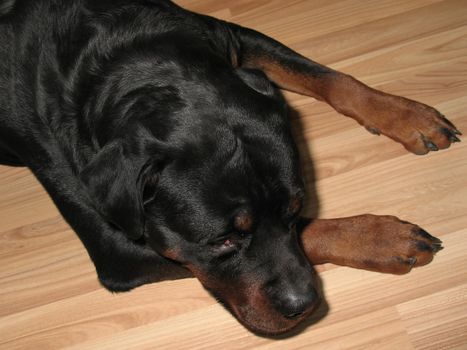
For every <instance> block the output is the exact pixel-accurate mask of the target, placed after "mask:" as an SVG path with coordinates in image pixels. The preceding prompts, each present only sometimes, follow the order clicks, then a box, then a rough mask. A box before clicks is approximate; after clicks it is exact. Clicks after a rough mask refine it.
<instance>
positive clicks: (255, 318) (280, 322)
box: [229, 305, 311, 336]
mask: <svg viewBox="0 0 467 350" xmlns="http://www.w3.org/2000/svg"><path fill="white" fill-rule="evenodd" d="M229 309H230V311H231V312H232V313H233V315H234V316H235V317H236V318H237V319H238V321H239V322H240V323H241V324H242V325H243V326H244V327H245V328H247V329H248V330H250V331H252V332H254V333H256V334H258V335H263V336H276V335H280V334H284V333H287V332H289V331H291V330H293V329H294V328H295V327H297V326H298V325H299V324H300V323H301V322H302V321H303V320H304V319H306V318H307V316H309V314H310V313H311V310H310V311H309V312H307V313H306V314H304V315H302V316H300V317H299V318H294V319H290V318H286V317H284V316H282V315H280V314H279V313H278V312H276V311H275V310H273V309H259V310H258V309H256V308H255V307H252V306H250V305H248V306H233V305H231V306H230V307H229Z"/></svg>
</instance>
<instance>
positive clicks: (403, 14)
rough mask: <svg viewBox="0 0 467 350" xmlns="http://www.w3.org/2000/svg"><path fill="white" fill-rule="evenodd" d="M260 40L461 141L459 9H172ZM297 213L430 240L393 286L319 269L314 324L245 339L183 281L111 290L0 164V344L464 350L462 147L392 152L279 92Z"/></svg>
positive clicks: (466, 12) (199, 3)
mask: <svg viewBox="0 0 467 350" xmlns="http://www.w3.org/2000/svg"><path fill="white" fill-rule="evenodd" d="M178 3H179V4H180V5H183V6H186V7H188V8H190V9H193V10H195V11H198V12H203V13H206V14H210V15H213V16H217V17H220V18H223V19H227V20H231V21H234V22H237V23H240V24H242V25H245V26H249V27H252V28H255V29H258V30H260V31H263V32H265V33H266V34H269V35H271V36H273V37H275V38H276V39H278V40H280V41H282V42H284V43H286V44H287V45H289V46H291V47H292V48H294V49H295V50H297V51H299V52H301V53H302V54H304V55H306V56H308V57H311V58H313V59H314V60H316V61H318V62H321V63H324V64H327V65H330V66H331V67H333V68H336V69H340V70H342V71H344V72H346V73H350V74H352V75H354V76H356V77H358V78H359V79H361V80H363V81H364V82H366V83H368V84H370V85H372V86H373V87H377V88H379V89H383V90H385V91H388V92H391V93H394V94H401V95H405V96H407V97H410V98H413V99H417V100H420V101H422V102H425V103H427V104H430V105H433V106H435V107H437V108H438V109H439V110H440V111H442V112H443V113H444V114H446V115H447V116H448V117H449V118H450V119H451V120H452V121H453V122H454V123H455V124H456V125H457V126H458V128H459V129H460V130H461V131H464V133H467V114H466V111H467V1H466V0H445V1H443V0H380V1H360V0H337V1H332V0H287V1H285V0H230V1H226V0H179V1H178ZM286 96H287V98H288V100H289V101H290V104H291V106H292V107H293V109H294V110H295V111H296V113H294V116H293V119H294V127H295V130H296V134H297V139H298V142H299V144H300V149H301V152H302V156H303V161H304V171H305V175H306V178H307V180H308V186H309V191H310V197H311V198H313V199H314V200H313V201H311V203H310V205H309V206H308V208H307V211H308V213H317V214H318V215H319V216H320V217H328V218H329V217H341V216H349V215H354V214H361V213H366V212H370V213H375V214H391V215H397V216H399V217H401V218H403V219H405V220H408V221H413V222H416V223H418V224H419V225H421V226H422V227H424V228H425V229H426V230H428V231H429V232H431V233H433V234H435V235H437V236H438V237H440V238H441V239H442V240H443V241H444V246H445V249H444V250H443V251H441V252H440V253H439V254H438V255H437V256H436V258H435V260H434V261H433V263H431V264H430V265H428V266H426V267H423V268H419V269H416V270H415V271H413V272H412V273H410V274H409V275H407V276H402V277H401V276H390V275H382V274H377V273H371V272H364V271H359V270H353V269H348V268H344V267H336V266H331V265H329V266H323V267H320V268H319V270H320V271H321V274H320V276H321V278H322V280H323V284H324V291H325V295H326V299H327V303H328V308H329V310H328V312H327V314H326V315H324V311H322V310H321V312H322V314H323V315H321V316H324V317H322V319H321V320H320V321H319V322H317V323H315V324H312V325H309V327H307V328H305V329H303V330H302V331H301V332H300V333H299V334H296V335H294V336H292V337H289V338H281V339H275V340H272V339H268V338H262V337H258V336H255V335H253V334H251V333H249V332H248V331H246V330H245V329H244V328H243V327H242V326H241V325H239V323H238V322H237V321H236V320H235V319H234V318H233V317H232V316H231V315H230V314H229V313H228V312H227V311H225V310H224V309H223V308H222V307H221V306H220V305H218V304H217V303H216V302H215V301H214V300H213V299H212V298H211V297H210V296H209V295H208V294H207V293H206V292H205V291H204V290H203V288H202V287H201V286H200V284H199V283H198V282H197V280H195V279H186V280H180V281H174V282H164V283H159V284H154V285H147V286H144V287H141V288H138V289H136V290H134V291H132V292H130V293H124V294H111V293H108V292H107V291H105V290H104V289H103V288H102V287H101V286H100V285H99V284H98V282H97V279H96V275H95V272H94V268H93V266H92V264H91V262H90V260H89V258H88V256H87V254H86V252H85V250H84V248H83V247H82V246H81V244H80V242H79V241H78V239H77V238H76V236H75V235H74V233H73V232H72V231H71V230H70V228H69V227H68V226H67V225H66V223H64V221H63V220H62V219H61V218H60V216H59V215H58V212H57V210H56V209H55V207H54V206H53V204H52V202H51V201H50V199H49V198H48V196H47V195H46V193H45V192H44V191H43V190H42V188H41V187H40V186H39V184H38V183H37V181H36V180H35V179H34V177H33V176H31V174H30V173H29V171H28V170H25V169H18V168H8V167H3V166H0V348H1V349H35V350H39V349H59V348H73V349H112V350H116V349H177V350H178V349H190V350H194V349H253V348H255V349H325V350H330V349H378V350H380V349H390V350H394V349H467V237H466V236H467V140H464V141H463V142H462V143H461V144H456V145H455V146H454V147H452V148H450V149H449V150H446V151H441V152H436V153H432V154H429V155H427V156H422V157H420V156H414V155H411V154H408V153H407V152H406V151H405V150H404V149H403V148H402V147H401V146H400V145H398V144H396V143H393V142H391V141H390V140H389V139H387V138H385V137H376V136H373V135H371V134H369V133H368V132H366V131H365V130H364V129H363V128H361V127H360V126H359V125H357V123H355V122H354V121H353V120H351V119H348V118H344V117H342V116H340V115H338V114H337V113H336V112H334V111H333V110H332V109H331V108H330V107H329V106H327V105H325V104H322V103H319V102H317V101H315V100H313V99H311V98H308V97H303V96H299V95H294V94H291V93H287V94H286Z"/></svg>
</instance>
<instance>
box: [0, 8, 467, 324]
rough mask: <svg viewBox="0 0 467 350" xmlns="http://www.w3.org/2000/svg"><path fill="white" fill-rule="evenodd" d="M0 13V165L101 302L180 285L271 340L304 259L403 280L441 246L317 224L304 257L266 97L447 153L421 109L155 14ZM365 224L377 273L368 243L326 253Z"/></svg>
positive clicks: (276, 109) (196, 24)
mask: <svg viewBox="0 0 467 350" xmlns="http://www.w3.org/2000/svg"><path fill="white" fill-rule="evenodd" d="M0 5H1V6H0V122H1V124H0V163H2V164H7V165H13V166H28V167H29V168H30V169H31V170H32V171H33V173H34V174H35V175H36V177H37V178H38V179H39V181H41V183H42V184H43V185H44V187H45V188H46V190H47V191H48V193H49V194H50V195H51V197H52V199H53V200H54V202H55V203H56V205H57V207H58V209H59V210H60V212H61V213H62V215H63V216H64V217H65V219H66V220H67V221H68V222H69V224H70V225H71V226H72V227H73V229H74V230H75V231H76V232H77V234H78V236H79V237H80V239H81V240H82V242H83V244H84V245H85V246H86V248H87V250H88V252H89V255H90V256H91V258H92V260H93V262H94V264H95V265H96V270H97V273H98V276H99V279H100V281H101V282H102V284H103V285H104V286H105V287H107V288H108V289H110V290H112V291H124V290H129V289H132V288H134V287H136V286H138V285H141V284H144V283H149V282H155V281H160V280H163V279H173V278H180V277H185V276H189V275H191V274H193V275H195V276H196V277H198V278H199V279H200V280H201V282H202V283H203V285H204V286H205V287H206V288H207V289H209V290H210V291H211V292H212V293H213V294H215V295H216V296H217V297H218V298H219V299H220V300H222V301H223V302H224V303H225V304H226V306H227V307H228V308H229V309H230V310H231V311H232V312H233V313H234V315H235V316H236V317H237V318H239V320H240V321H241V322H242V323H243V324H245V325H246V326H247V327H249V328H250V329H252V330H255V331H258V332H263V333H279V332H283V331H286V330H288V329H290V328H291V327H293V326H295V325H296V324H297V323H298V322H299V321H300V320H301V319H303V318H304V317H305V316H306V315H307V314H309V312H311V310H312V309H313V307H314V305H315V304H316V300H317V298H316V293H315V291H314V288H313V277H312V275H313V274H312V269H311V267H310V264H309V261H311V262H313V263H321V262H325V261H331V262H336V263H341V264H346V265H350V266H354V267H360V268H368V269H373V270H377V271H384V272H395V273H402V272H406V270H407V269H410V267H411V266H413V265H414V264H415V262H414V261H413V260H410V259H412V258H413V257H418V258H419V261H418V263H419V264H424V263H427V262H428V261H429V260H430V259H431V257H432V254H433V253H434V252H435V251H436V250H437V249H438V248H439V243H440V242H439V241H437V240H436V239H434V238H433V237H431V236H429V235H427V234H426V233H425V232H424V231H420V230H419V229H418V228H417V227H415V226H413V225H411V224H407V223H401V222H398V221H397V220H395V219H394V220H393V219H388V218H379V217H368V216H362V217H359V218H357V219H356V218H352V219H349V220H345V219H344V221H339V222H335V221H329V222H328V221H319V220H316V221H315V222H314V223H313V224H312V225H310V226H309V229H308V230H306V231H305V234H304V236H303V237H305V239H304V242H302V244H303V248H304V251H305V254H306V256H305V255H304V254H303V252H302V249H301V247H300V244H299V242H298V239H297V234H296V229H295V226H296V223H297V220H298V215H299V212H300V208H301V206H302V200H303V197H304V188H303V183H302V181H301V176H300V173H299V164H298V154H297V150H296V147H295V144H294V141H293V139H292V136H291V132H290V125H289V121H288V119H287V114H286V104H285V101H284V99H283V97H282V96H281V94H280V93H279V91H278V89H277V88H276V87H275V86H274V85H273V84H271V81H272V82H274V83H275V85H278V86H280V87H283V88H285V89H289V90H292V91H295V92H299V93H302V94H306V95H310V96H313V97H316V98H318V99H320V100H324V101H326V102H328V103H329V104H331V105H332V106H333V107H334V108H336V109H337V110H338V111H340V112H342V113H344V114H346V115H348V116H350V117H353V118H355V119H356V120H357V121H358V122H360V123H361V124H363V125H364V126H366V127H367V128H368V129H369V130H370V131H371V132H374V133H383V134H385V135H387V136H389V137H391V138H393V139H394V140H396V141H398V142H401V143H402V144H403V145H404V146H405V147H406V148H407V149H408V150H410V151H412V152H414V153H417V154H423V153H426V152H428V151H429V150H436V149H438V148H446V147H448V146H449V145H450V143H451V142H454V141H457V140H458V139H457V137H456V134H459V132H458V131H457V130H456V129H455V127H454V126H453V125H452V124H451V123H450V122H449V121H448V120H447V119H445V118H444V117H443V116H442V115H441V114H439V113H438V112H437V111H436V110H434V109H433V108H431V107H428V106H426V105H423V104H419V103H417V102H414V101H411V100H407V99H404V98H402V97H397V96H392V95H387V94H384V93H382V92H379V91H376V90H373V89H371V88H368V87H367V86H365V85H363V84H362V83H360V82H358V81H357V80H355V79H353V78H351V77H349V76H346V75H344V74H342V73H339V72H336V71H334V70H331V69H329V68H327V67H324V66H321V65H319V64H317V63H315V62H312V61H310V60H308V59H306V58H304V57H302V56H300V55H298V54H296V53H295V52H293V51H291V50H290V49H288V48H286V47H285V46H283V45H281V44H280V43H277V42H276V41H274V40H272V39H270V38H268V37H266V36H264V35H262V34H260V33H257V32H255V31H252V30H249V29H245V28H242V27H239V26H237V25H234V24H231V23H227V22H222V21H219V20H216V19H213V18H210V17H206V16H201V15H198V14H194V13H191V12H188V11H185V10H183V9H181V8H179V7H177V6H176V5H174V4H172V3H171V2H169V1H162V0H161V1H158V0H152V1H151V0H147V1H143V0H127V1H91V0H74V1H70V0H35V1H32V0H30V1H27V0H16V1H13V0H10V1H8V0H4V1H2V2H1V3H0ZM378 225H380V226H381V227H390V228H391V229H388V230H386V231H387V232H386V231H385V232H386V233H385V234H388V235H389V234H392V235H396V236H397V235H399V236H400V237H402V238H400V241H401V242H403V243H401V246H397V247H395V248H387V247H386V248H385V249H384V251H385V252H387V259H386V260H384V259H379V260H378V262H374V261H373V262H372V261H371V254H372V253H371V251H372V250H374V249H375V247H374V246H373V245H372V244H375V243H374V242H373V241H374V240H370V239H369V240H368V243H367V249H366V250H365V249H364V248H361V247H360V249H359V253H358V254H360V255H358V254H357V255H355V253H354V250H351V249H350V248H351V247H348V246H347V247H343V246H342V244H341V243H339V242H338V241H339V240H338V239H336V237H333V238H332V239H329V238H328V237H330V236H331V235H330V234H329V231H333V228H336V227H339V229H340V230H341V234H342V235H348V234H355V232H353V231H355V230H356V229H355V227H358V232H360V233H361V234H365V233H366V231H368V237H369V235H370V230H373V229H374V227H377V226H378ZM334 231H335V230H334ZM383 231H384V230H383ZM371 232H373V231H371ZM363 241H364V240H362V241H361V242H363ZM370 241H371V242H373V243H370ZM412 241H414V242H416V243H417V244H418V246H417V247H416V248H410V252H409V251H408V248H406V247H405V246H404V247H402V246H403V245H404V244H406V245H408V244H409V243H411V242H412ZM420 242H422V243H423V244H422V243H420ZM315 243H316V244H315ZM318 243H319V244H318ZM391 249H394V250H395V251H396V252H394V251H393V250H391ZM404 249H405V250H407V252H406V251H405V250H404ZM402 250H404V252H402ZM278 252H280V253H278ZM336 252H338V253H336ZM365 252H368V253H367V255H365V254H366V253H365ZM397 254H400V255H404V254H405V255H404V257H405V258H407V259H408V260H403V259H402V260H401V261H399V260H397V261H389V260H390V259H391V258H392V257H394V255H397ZM364 255H365V256H364ZM421 255H423V259H421V258H420V257H421ZM381 256H384V253H383V252H380V255H379V257H380V258H381ZM306 258H308V261H307V259H306Z"/></svg>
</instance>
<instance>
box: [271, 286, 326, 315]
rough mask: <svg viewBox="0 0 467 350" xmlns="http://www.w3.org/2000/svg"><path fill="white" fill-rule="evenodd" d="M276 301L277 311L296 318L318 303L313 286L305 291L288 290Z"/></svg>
mask: <svg viewBox="0 0 467 350" xmlns="http://www.w3.org/2000/svg"><path fill="white" fill-rule="evenodd" d="M281 299H282V300H281V301H280V302H279V303H277V304H278V305H277V306H278V308H279V311H280V312H281V313H282V314H283V315H284V316H285V317H287V318H298V317H300V316H302V315H303V314H305V313H307V312H308V311H310V310H311V309H312V308H313V307H314V306H315V305H316V304H317V303H318V293H316V291H315V289H314V288H310V289H307V291H306V292H302V293H296V292H295V293H294V292H288V293H286V294H284V295H283V296H282V298H281Z"/></svg>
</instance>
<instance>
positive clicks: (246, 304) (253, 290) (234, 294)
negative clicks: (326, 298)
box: [192, 269, 318, 336]
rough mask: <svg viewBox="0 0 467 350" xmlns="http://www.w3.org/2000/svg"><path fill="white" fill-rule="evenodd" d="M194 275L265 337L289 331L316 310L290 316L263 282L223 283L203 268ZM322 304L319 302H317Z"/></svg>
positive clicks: (251, 327)
mask: <svg viewBox="0 0 467 350" xmlns="http://www.w3.org/2000/svg"><path fill="white" fill-rule="evenodd" d="M192 272H193V274H194V275H195V276H196V277H197V278H198V279H199V280H200V282H201V283H202V284H203V286H204V287H205V288H206V289H207V290H208V291H209V292H210V293H211V294H212V295H213V296H214V297H215V298H216V299H217V300H218V301H219V302H220V303H221V304H222V305H223V306H224V307H225V308H226V309H227V310H228V311H230V312H231V313H232V314H233V316H234V317H235V318H236V319H237V320H238V321H239V322H240V323H241V324H242V325H243V326H244V327H245V328H247V329H248V330H250V331H252V332H254V333H256V334H258V335H264V336H275V335H279V334H283V333H287V332H289V331H291V330H292V329H294V328H295V327H296V326H298V325H299V324H300V323H301V322H302V321H303V320H305V319H306V318H307V317H308V316H309V315H310V314H311V313H312V312H313V311H314V310H315V309H316V306H317V305H313V306H312V307H310V308H308V309H307V310H306V311H305V312H303V313H301V314H299V315H293V317H286V316H284V315H283V314H281V313H280V312H279V311H278V310H277V308H276V307H275V306H274V303H273V301H272V300H271V298H270V297H268V296H267V293H266V292H265V291H264V288H263V286H262V284H261V283H257V282H256V283H255V282H254V281H250V283H245V282H238V283H229V284H225V283H220V282H218V281H217V282H216V281H213V280H212V278H210V279H206V278H205V277H206V276H205V275H204V274H199V270H198V271H197V270H196V269H195V270H194V271H193V270H192ZM316 304H318V303H316Z"/></svg>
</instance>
